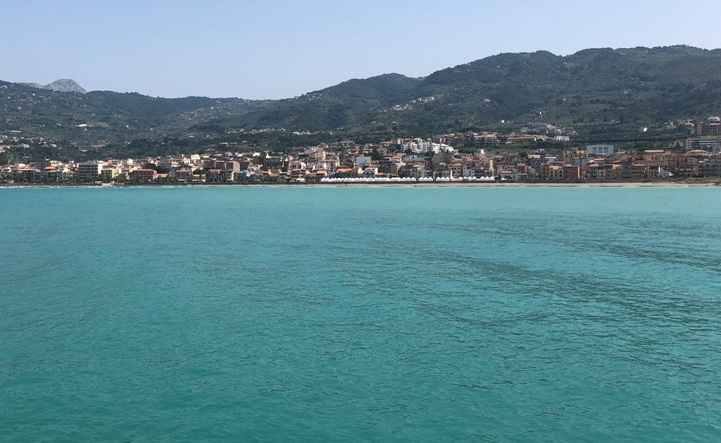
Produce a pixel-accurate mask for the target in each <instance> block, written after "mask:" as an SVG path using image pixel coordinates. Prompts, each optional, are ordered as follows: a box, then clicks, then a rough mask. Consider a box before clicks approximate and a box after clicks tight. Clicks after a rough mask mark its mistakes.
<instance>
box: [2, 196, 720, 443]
mask: <svg viewBox="0 0 721 443" xmlns="http://www.w3.org/2000/svg"><path fill="white" fill-rule="evenodd" d="M0 441H2V442H55V441H62V442H207V441H263V442H265V441H282V442H286V441H297V442H324V441H328V442H330V441H356V442H367V441H384V442H386V441H387V442H395V441H399V442H419V441H429V442H442V441H452V442H455V441H480V442H610V441H613V442H640V441H648V442H650V441H653V442H717V441H721V188H718V187H664V188H634V187H617V188H615V187H612V188H607V187H603V188H599V187H581V186H579V187H567V188H566V187H555V188H554V187H505V186H488V187H483V186H478V187H452V186H447V187H411V186H408V187H352V186H349V187H318V186H297V187H249V186H248V187H207V188H202V187H177V188H157V187H152V188H151V187H148V188H125V189H123V188H113V189H107V188H104V189H99V188H32V189H15V188H13V189H0Z"/></svg>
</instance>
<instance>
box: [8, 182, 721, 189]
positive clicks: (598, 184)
mask: <svg viewBox="0 0 721 443" xmlns="http://www.w3.org/2000/svg"><path fill="white" fill-rule="evenodd" d="M719 186H721V184H719V182H716V181H697V182H695V181H688V182H676V181H668V182H667V181H657V182H632V181H625V182H486V183H483V182H461V181H459V182H406V183H398V182H395V183H393V182H392V183H217V184H214V183H198V184H179V183H128V184H124V185H122V186H101V185H96V184H49V183H48V184H42V183H3V184H0V189H23V188H34V189H35V188H84V189H85V188H94V189H123V188H245V187H263V188H272V187H285V188H443V187H451V188H688V187H694V188H697V187H719Z"/></svg>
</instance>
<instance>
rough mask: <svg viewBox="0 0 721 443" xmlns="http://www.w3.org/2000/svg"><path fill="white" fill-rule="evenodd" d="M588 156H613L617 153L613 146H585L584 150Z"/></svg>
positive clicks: (616, 148)
mask: <svg viewBox="0 0 721 443" xmlns="http://www.w3.org/2000/svg"><path fill="white" fill-rule="evenodd" d="M584 149H585V150H586V152H587V153H588V154H590V155H613V154H615V153H617V152H618V147H616V146H614V145H586V147H585V148H584Z"/></svg>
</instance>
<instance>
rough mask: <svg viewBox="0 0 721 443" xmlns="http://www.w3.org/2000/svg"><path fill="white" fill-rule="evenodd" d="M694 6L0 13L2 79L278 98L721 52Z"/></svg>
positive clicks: (320, 4)
mask: <svg viewBox="0 0 721 443" xmlns="http://www.w3.org/2000/svg"><path fill="white" fill-rule="evenodd" d="M719 17H721V2H718V1H716V0H697V1H695V2H681V1H678V0H674V1H669V0H656V1H651V0H639V1H634V0H626V1H618V0H606V1H603V2H587V1H584V0H576V1H566V0H550V1H545V2H542V1H533V0H517V1H501V0H487V1H484V0H436V1H430V0H295V1H294V0H275V1H274V0H266V1H261V0H204V1H198V0H195V1H186V0H155V1H154V0H144V1H138V0H124V1H121V0H117V1H104V0H63V1H59V0H0V32H1V33H2V38H0V80H3V81H10V82H36V83H40V84H47V83H50V82H52V81H54V80H57V79H59V78H71V79H74V80H76V81H77V82H78V83H80V85H81V86H83V87H84V88H85V89H87V90H89V91H90V90H110V91H118V92H139V93H141V94H145V95H150V96H154V97H156V96H157V97H184V96H192V95H197V96H209V97H241V98H248V99H278V98H287V97H294V96H298V95H302V94H304V93H306V92H310V91H315V90H319V89H323V88H325V87H328V86H332V85H335V84H337V83H340V82H342V81H345V80H348V79H351V78H367V77H372V76H375V75H380V74H384V73H390V72H396V73H399V74H404V75H407V76H411V77H422V76H426V75H428V74H431V73H432V72H434V71H437V70H439V69H443V68H446V67H450V66H456V65H459V64H463V63H468V62H471V61H474V60H478V59H480V58H484V57H488V56H491V55H495V54H499V53H503V52H532V51H536V50H547V51H550V52H553V53H554V54H558V55H568V54H572V53H574V52H576V51H579V50H581V49H586V48H598V47H612V48H619V47H635V46H650V47H651V46H666V45H676V44H686V45H691V46H697V47H701V48H706V49H715V48H721V31H719V27H718V18H719Z"/></svg>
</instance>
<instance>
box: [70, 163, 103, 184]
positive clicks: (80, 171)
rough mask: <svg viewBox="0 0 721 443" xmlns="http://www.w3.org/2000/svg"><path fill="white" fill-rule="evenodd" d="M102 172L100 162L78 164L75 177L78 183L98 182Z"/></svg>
mask: <svg viewBox="0 0 721 443" xmlns="http://www.w3.org/2000/svg"><path fill="white" fill-rule="evenodd" d="M102 170H103V163H102V162H87V163H79V164H78V165H77V167H76V168H75V177H76V178H77V179H78V180H80V181H87V180H98V179H99V178H100V173H101V172H102Z"/></svg>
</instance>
